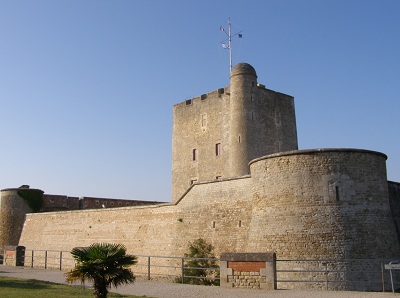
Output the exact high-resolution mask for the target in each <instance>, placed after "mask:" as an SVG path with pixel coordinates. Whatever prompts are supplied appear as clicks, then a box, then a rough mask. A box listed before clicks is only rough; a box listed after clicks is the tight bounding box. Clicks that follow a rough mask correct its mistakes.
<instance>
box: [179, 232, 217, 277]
mask: <svg viewBox="0 0 400 298" xmlns="http://www.w3.org/2000/svg"><path fill="white" fill-rule="evenodd" d="M184 257H185V259H187V261H185V264H184V269H183V275H184V277H183V280H182V276H179V277H177V278H176V279H175V281H176V282H179V283H182V282H183V283H185V284H193V285H219V279H216V278H219V270H215V269H217V268H218V267H219V266H218V260H217V259H215V255H214V247H213V246H212V245H211V244H209V243H207V242H206V241H205V240H204V239H202V238H199V239H197V240H195V241H193V242H189V253H185V255H184ZM213 268H215V269H213Z"/></svg>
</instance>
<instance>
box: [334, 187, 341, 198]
mask: <svg viewBox="0 0 400 298" xmlns="http://www.w3.org/2000/svg"><path fill="white" fill-rule="evenodd" d="M335 192H336V200H337V201H339V200H340V195H339V186H337V185H336V186H335Z"/></svg>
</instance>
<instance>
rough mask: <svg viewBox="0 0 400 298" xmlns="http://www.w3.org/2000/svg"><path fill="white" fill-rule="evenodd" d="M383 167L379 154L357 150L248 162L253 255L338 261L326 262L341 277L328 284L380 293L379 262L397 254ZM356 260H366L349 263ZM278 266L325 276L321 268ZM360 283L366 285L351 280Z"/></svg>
mask: <svg viewBox="0 0 400 298" xmlns="http://www.w3.org/2000/svg"><path fill="white" fill-rule="evenodd" d="M385 161H386V156H385V155H383V154H381V153H377V152H372V151H366V150H354V149H321V150H304V151H293V152H286V153H281V154H274V155H270V156H267V157H264V158H260V159H257V160H255V161H253V162H252V163H251V165H250V168H251V173H252V180H253V212H252V224H251V227H250V232H249V239H252V241H250V243H251V244H250V245H251V246H252V247H253V248H252V249H253V250H264V249H265V250H266V251H273V252H276V253H277V256H278V258H280V259H292V260H293V259H294V260H296V259H297V260H300V259H319V260H323V259H328V260H329V259H335V260H342V262H340V263H337V262H335V263H331V264H329V266H330V270H337V271H343V272H341V273H337V276H335V275H334V274H333V275H331V276H329V278H330V279H335V278H339V279H341V278H344V280H345V281H347V282H344V283H332V284H331V285H330V287H332V288H333V289H347V290H351V289H358V290H361V289H364V290H377V289H379V287H380V286H381V284H380V280H379V272H380V266H381V265H380V262H381V260H380V259H386V260H388V259H389V260H390V259H393V258H396V256H398V253H399V243H398V238H397V234H396V231H395V227H394V222H393V217H392V215H391V210H390V206H389V198H388V183H387V181H386V166H385ZM260 227H264V229H262V230H261V229H260ZM355 259H363V260H360V261H358V262H354V261H349V260H355ZM365 259H368V260H365ZM280 266H281V267H280V269H289V268H291V269H293V266H295V267H296V268H297V269H299V270H305V269H312V270H325V267H323V268H321V263H314V264H313V263H304V262H303V263H298V264H294V263H287V264H285V263H281V264H280ZM325 266H328V265H327V264H326V263H325ZM315 275H316V279H317V280H318V279H320V280H321V279H322V280H324V279H326V278H327V277H326V276H323V275H321V276H319V277H318V273H315ZM340 275H341V276H340ZM283 279H285V278H283ZM286 279H300V278H299V276H293V274H292V275H291V278H286ZM360 279H361V280H366V281H368V282H366V283H364V284H360V283H352V282H351V281H354V280H360ZM373 281H374V282H373ZM302 285H303V286H304V287H310V286H312V285H310V284H302ZM286 286H289V285H288V284H286ZM296 286H297V287H298V286H299V285H296ZM313 286H316V287H318V286H321V285H320V284H318V283H315V284H314V285H313ZM322 288H325V286H323V287H322Z"/></svg>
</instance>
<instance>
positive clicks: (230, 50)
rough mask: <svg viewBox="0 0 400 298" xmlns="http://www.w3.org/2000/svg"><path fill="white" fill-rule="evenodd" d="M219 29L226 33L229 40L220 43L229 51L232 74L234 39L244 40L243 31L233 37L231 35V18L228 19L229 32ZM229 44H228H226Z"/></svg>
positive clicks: (222, 28)
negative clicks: (235, 37)
mask: <svg viewBox="0 0 400 298" xmlns="http://www.w3.org/2000/svg"><path fill="white" fill-rule="evenodd" d="M219 29H220V30H221V31H222V32H224V33H225V34H226V35H227V36H228V38H227V39H225V40H223V41H221V42H219V44H221V46H222V48H224V49H229V71H230V72H232V37H234V36H237V37H238V38H242V37H243V35H242V31H239V32H237V33H235V34H233V35H232V33H231V18H228V32H226V30H225V29H224V27H222V26H220V27H219ZM226 42H228V44H226Z"/></svg>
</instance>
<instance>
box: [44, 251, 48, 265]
mask: <svg viewBox="0 0 400 298" xmlns="http://www.w3.org/2000/svg"><path fill="white" fill-rule="evenodd" d="M44 269H47V250H46V251H45V252H44Z"/></svg>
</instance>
